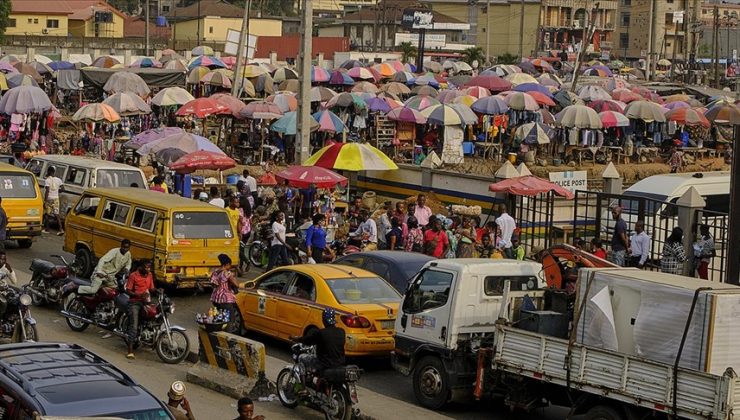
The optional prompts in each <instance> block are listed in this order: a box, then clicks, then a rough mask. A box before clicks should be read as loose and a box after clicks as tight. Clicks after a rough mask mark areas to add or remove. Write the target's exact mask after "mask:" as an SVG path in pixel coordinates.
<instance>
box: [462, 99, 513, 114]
mask: <svg viewBox="0 0 740 420" xmlns="http://www.w3.org/2000/svg"><path fill="white" fill-rule="evenodd" d="M470 108H471V109H472V110H473V111H475V112H477V113H480V114H485V115H501V114H505V113H506V112H507V111H508V110H509V105H508V104H507V103H506V101H504V99H503V98H501V97H499V96H487V97H485V98H480V99H478V100H477V101H475V102H473V105H472V106H471V107H470Z"/></svg>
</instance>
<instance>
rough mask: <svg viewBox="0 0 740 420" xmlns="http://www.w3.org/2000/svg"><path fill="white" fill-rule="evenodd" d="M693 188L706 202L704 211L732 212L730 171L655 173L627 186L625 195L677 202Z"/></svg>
mask: <svg viewBox="0 0 740 420" xmlns="http://www.w3.org/2000/svg"><path fill="white" fill-rule="evenodd" d="M691 187H694V188H696V191H698V192H699V195H701V196H702V197H703V198H704V200H705V201H706V202H707V205H706V207H704V209H705V210H708V211H716V212H722V213H728V212H729V211H730V172H729V171H723V172H696V173H684V174H664V175H653V176H650V177H647V178H645V179H643V180H641V181H638V182H636V183H635V184H633V185H632V186H630V187H629V188H627V189H626V190H625V191H624V195H629V196H633V197H645V198H649V199H653V200H657V201H662V202H669V203H676V202H677V201H678V199H679V198H681V196H682V195H683V194H684V193H685V192H686V191H687V190H688V189H689V188H691Z"/></svg>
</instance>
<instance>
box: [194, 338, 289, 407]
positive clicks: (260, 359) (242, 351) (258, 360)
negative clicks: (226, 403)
mask: <svg viewBox="0 0 740 420" xmlns="http://www.w3.org/2000/svg"><path fill="white" fill-rule="evenodd" d="M198 344H199V349H198V362H197V363H196V364H195V365H193V367H192V368H190V369H188V373H187V380H188V382H192V383H194V384H198V385H201V386H204V387H206V388H209V389H212V390H214V391H217V392H220V393H222V394H225V395H228V396H231V397H233V398H241V397H243V396H250V397H253V398H258V397H265V396H268V395H270V394H272V393H274V392H275V386H274V384H272V383H271V382H270V381H269V380H268V379H267V377H266V376H265V346H264V345H263V344H262V343H260V342H257V341H254V340H250V339H247V338H244V337H240V336H238V335H234V334H230V333H227V332H221V331H219V332H210V333H209V332H206V331H204V330H202V329H201V330H199V331H198Z"/></svg>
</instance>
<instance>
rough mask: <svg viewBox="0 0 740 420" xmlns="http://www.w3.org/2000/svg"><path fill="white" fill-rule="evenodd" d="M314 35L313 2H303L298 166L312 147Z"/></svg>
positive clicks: (296, 151)
mask: <svg viewBox="0 0 740 420" xmlns="http://www.w3.org/2000/svg"><path fill="white" fill-rule="evenodd" d="M312 35H313V0H303V25H302V26H301V51H300V59H301V78H300V95H299V97H298V115H297V116H296V117H297V131H296V139H295V140H296V142H297V145H296V146H297V147H296V148H295V153H296V160H297V162H296V163H297V164H299V165H300V164H301V163H303V162H304V161H305V160H306V159H308V158H309V148H310V146H311V124H310V118H311V97H310V96H311V55H312V53H311V47H312V45H311V40H312Z"/></svg>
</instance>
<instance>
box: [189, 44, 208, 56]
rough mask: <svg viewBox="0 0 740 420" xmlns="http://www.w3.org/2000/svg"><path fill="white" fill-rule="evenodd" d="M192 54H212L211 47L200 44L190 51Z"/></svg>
mask: <svg viewBox="0 0 740 420" xmlns="http://www.w3.org/2000/svg"><path fill="white" fill-rule="evenodd" d="M191 53H192V55H194V56H199V55H213V48H211V47H209V46H206V45H200V46H197V47H195V48H193V50H192V51H191Z"/></svg>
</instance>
